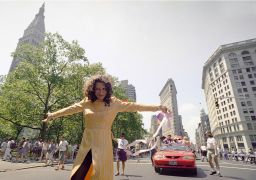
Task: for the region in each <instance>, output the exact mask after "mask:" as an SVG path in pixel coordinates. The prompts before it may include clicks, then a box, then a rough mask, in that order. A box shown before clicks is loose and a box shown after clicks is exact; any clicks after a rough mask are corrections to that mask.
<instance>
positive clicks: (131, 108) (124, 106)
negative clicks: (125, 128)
mask: <svg viewBox="0 0 256 180" xmlns="http://www.w3.org/2000/svg"><path fill="white" fill-rule="evenodd" d="M112 101H113V103H114V106H115V108H116V109H117V111H118V112H136V111H163V112H164V113H167V107H165V106H162V105H160V106H158V105H145V104H138V103H134V102H123V101H121V100H119V99H117V98H115V97H114V98H112Z"/></svg>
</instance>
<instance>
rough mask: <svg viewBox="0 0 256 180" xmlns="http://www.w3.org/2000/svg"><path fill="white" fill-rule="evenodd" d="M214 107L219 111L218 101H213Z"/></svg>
mask: <svg viewBox="0 0 256 180" xmlns="http://www.w3.org/2000/svg"><path fill="white" fill-rule="evenodd" d="M215 107H216V109H219V107H220V105H219V102H218V99H215Z"/></svg>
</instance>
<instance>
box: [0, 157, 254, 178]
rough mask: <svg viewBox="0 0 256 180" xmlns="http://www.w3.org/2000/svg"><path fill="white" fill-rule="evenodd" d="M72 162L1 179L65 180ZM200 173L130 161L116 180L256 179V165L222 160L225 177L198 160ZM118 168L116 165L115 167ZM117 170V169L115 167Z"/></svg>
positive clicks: (4, 175)
mask: <svg viewBox="0 0 256 180" xmlns="http://www.w3.org/2000/svg"><path fill="white" fill-rule="evenodd" d="M71 167H72V165H71V164H68V165H66V168H65V170H59V171H55V170H54V168H53V167H36V168H29V169H22V170H11V169H10V170H8V171H6V172H0V179H1V180H12V179H19V180H35V179H36V180H64V179H68V178H69V175H70V171H71ZM197 167H198V173H197V176H193V175H191V174H190V173H187V172H186V171H183V172H179V173H177V172H166V173H164V174H161V175H160V174H157V173H155V172H154V169H153V167H152V166H151V163H149V162H144V163H137V162H136V161H128V162H127V165H126V172H125V175H124V176H115V177H114V180H167V179H168V180H170V178H171V179H172V180H173V179H174V180H175V179H180V180H184V179H194V178H200V179H207V180H211V179H223V180H227V179H235V180H255V179H256V178H255V177H256V165H255V164H242V163H241V162H236V161H223V162H221V172H222V175H223V177H218V176H216V175H212V176H211V175H209V173H210V168H209V165H208V163H206V162H200V161H197ZM115 168H116V167H115ZM115 170H116V169H115Z"/></svg>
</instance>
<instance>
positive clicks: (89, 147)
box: [51, 97, 159, 180]
mask: <svg viewBox="0 0 256 180" xmlns="http://www.w3.org/2000/svg"><path fill="white" fill-rule="evenodd" d="M157 110H159V106H152V105H141V104H137V103H133V102H122V101H120V100H119V99H117V98H115V97H112V98H111V103H110V106H105V103H104V102H100V101H95V102H93V103H92V102H91V101H89V100H87V99H86V98H85V99H84V100H82V101H81V102H79V103H75V104H74V105H71V106H69V107H66V108H64V109H61V110H59V111H56V112H54V113H51V115H52V117H53V118H54V119H55V118H58V117H61V116H67V115H71V114H75V113H79V112H83V114H84V121H85V126H86V128H85V129H84V133H83V138H82V142H81V144H80V147H79V151H78V154H77V157H76V160H75V162H74V165H73V169H72V172H71V177H70V179H71V180H84V179H91V180H113V174H114V170H113V147H112V139H111V126H112V123H113V121H114V119H115V117H116V115H117V113H118V112H134V111H157Z"/></svg>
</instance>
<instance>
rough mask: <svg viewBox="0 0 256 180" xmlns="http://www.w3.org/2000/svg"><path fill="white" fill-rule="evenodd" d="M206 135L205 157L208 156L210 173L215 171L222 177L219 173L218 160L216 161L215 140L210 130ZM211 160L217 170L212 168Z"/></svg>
mask: <svg viewBox="0 0 256 180" xmlns="http://www.w3.org/2000/svg"><path fill="white" fill-rule="evenodd" d="M207 136H208V138H207V158H208V161H209V164H210V167H211V168H212V170H211V173H210V175H213V174H216V173H217V175H218V176H219V177H222V175H221V174H220V165H219V161H218V151H217V144H216V141H215V139H214V137H213V135H212V133H211V132H208V133H207ZM213 161H214V163H215V166H216V170H217V172H216V170H215V168H214V164H213Z"/></svg>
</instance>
